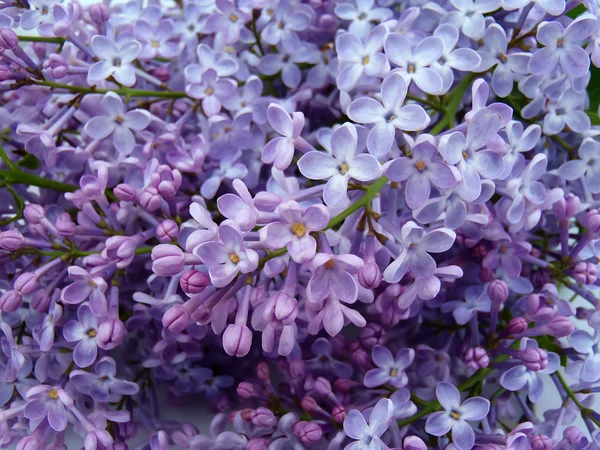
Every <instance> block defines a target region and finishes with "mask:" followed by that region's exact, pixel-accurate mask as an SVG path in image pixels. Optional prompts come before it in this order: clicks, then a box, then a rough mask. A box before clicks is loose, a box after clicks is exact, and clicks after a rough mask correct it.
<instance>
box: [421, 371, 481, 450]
mask: <svg viewBox="0 0 600 450" xmlns="http://www.w3.org/2000/svg"><path fill="white" fill-rule="evenodd" d="M435 395H436V397H437V399H438V401H439V402H440V403H441V405H442V408H444V411H441V412H436V413H433V414H431V415H430V416H429V417H428V418H427V423H426V424H425V431H427V432H428V433H429V434H432V435H434V436H443V435H444V434H446V433H448V432H450V430H452V443H453V444H454V445H455V446H456V448H457V449H458V450H469V449H471V448H473V444H474V443H475V433H474V432H473V429H472V428H471V426H470V425H469V424H468V423H467V421H477V420H482V419H483V418H485V416H487V414H488V412H489V410H490V402H489V401H488V400H486V399H485V398H483V397H471V398H468V399H467V400H465V401H464V402H462V403H461V402H460V392H459V391H458V389H456V387H455V386H454V385H452V384H450V383H447V382H445V381H442V382H441V383H439V384H438V385H437V387H436V389H435Z"/></svg>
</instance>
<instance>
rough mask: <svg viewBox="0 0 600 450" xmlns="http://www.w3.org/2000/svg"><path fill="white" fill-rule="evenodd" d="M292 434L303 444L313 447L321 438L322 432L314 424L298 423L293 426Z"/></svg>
mask: <svg viewBox="0 0 600 450" xmlns="http://www.w3.org/2000/svg"><path fill="white" fill-rule="evenodd" d="M294 434H295V435H296V436H298V437H299V438H300V440H301V441H302V442H304V443H305V444H308V445H314V444H316V443H317V442H319V440H320V439H321V437H322V436H323V430H322V429H321V427H320V426H319V424H317V423H315V422H298V423H297V424H296V425H294Z"/></svg>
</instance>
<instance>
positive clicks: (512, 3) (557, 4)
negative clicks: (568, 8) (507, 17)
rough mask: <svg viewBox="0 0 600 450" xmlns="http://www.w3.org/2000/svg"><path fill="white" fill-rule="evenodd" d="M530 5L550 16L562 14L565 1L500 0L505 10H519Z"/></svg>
mask: <svg viewBox="0 0 600 450" xmlns="http://www.w3.org/2000/svg"><path fill="white" fill-rule="evenodd" d="M531 3H534V4H535V5H537V6H539V7H541V8H542V9H543V10H544V11H546V12H547V13H548V14H550V15H552V16H558V15H560V14H562V13H563V12H564V10H565V5H566V2H565V0H534V1H533V2H530V1H529V0H502V5H503V6H504V7H505V8H506V9H507V10H515V9H521V8H523V7H524V6H527V5H529V4H531Z"/></svg>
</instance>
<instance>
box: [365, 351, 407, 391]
mask: <svg viewBox="0 0 600 450" xmlns="http://www.w3.org/2000/svg"><path fill="white" fill-rule="evenodd" d="M371 358H373V362H374V363H375V365H376V366H377V368H376V369H371V370H369V371H368V372H367V373H366V374H365V379H364V385H365V386H366V387H368V388H374V387H378V386H382V385H384V384H390V385H392V386H394V387H395V388H396V389H399V388H402V387H404V386H406V385H407V384H408V376H407V375H406V368H407V367H408V366H410V365H411V364H412V362H413V360H414V359H415V351H414V350H413V349H412V348H403V349H401V350H399V351H398V352H397V353H396V356H395V357H394V356H393V355H392V352H390V351H389V350H388V348H387V347H383V346H382V345H376V346H375V347H373V350H372V351H371Z"/></svg>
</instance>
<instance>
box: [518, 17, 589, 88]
mask: <svg viewBox="0 0 600 450" xmlns="http://www.w3.org/2000/svg"><path fill="white" fill-rule="evenodd" d="M597 28H598V20H597V19H596V17H595V16H593V15H591V14H583V15H581V16H579V17H577V18H576V19H575V20H574V21H573V22H571V23H570V24H569V25H568V26H567V28H564V27H563V26H562V25H561V24H560V22H542V23H541V24H540V25H539V26H538V29H537V35H536V37H537V40H538V42H540V43H541V44H543V45H544V48H542V49H539V50H537V51H536V52H535V53H534V54H533V56H532V57H531V61H530V63H529V68H530V69H531V71H532V72H533V73H536V74H538V75H544V74H548V73H550V72H551V71H552V70H553V69H554V68H555V67H556V66H557V65H558V64H560V66H561V68H562V70H563V71H564V72H565V73H566V74H568V75H570V76H572V77H581V76H583V75H585V74H586V73H587V72H588V70H589V68H590V58H589V57H588V55H587V53H586V51H585V50H584V49H583V47H581V46H580V45H579V44H577V43H578V42H579V41H582V40H584V39H586V38H587V37H589V36H590V35H591V34H592V33H595V32H596V30H597Z"/></svg>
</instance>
